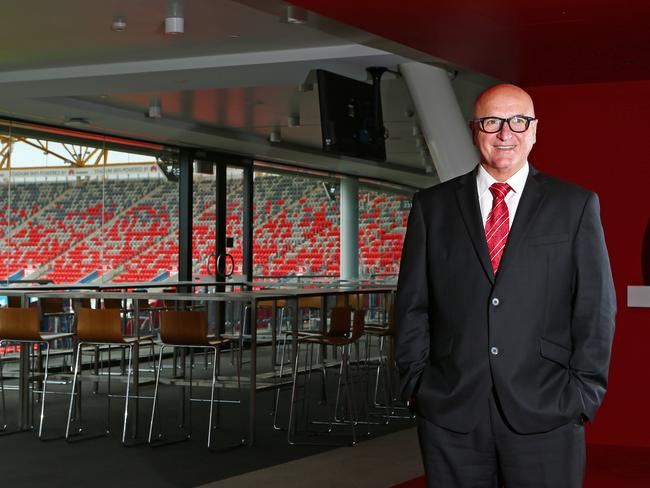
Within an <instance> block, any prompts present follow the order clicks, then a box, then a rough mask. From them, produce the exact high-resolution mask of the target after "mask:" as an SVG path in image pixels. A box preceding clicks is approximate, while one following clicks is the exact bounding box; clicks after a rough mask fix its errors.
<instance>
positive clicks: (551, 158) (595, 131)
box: [528, 81, 650, 446]
mask: <svg viewBox="0 0 650 488" xmlns="http://www.w3.org/2000/svg"><path fill="white" fill-rule="evenodd" d="M528 91H529V93H530V94H531V96H532V97H533V100H534V102H535V111H536V115H537V117H538V118H539V126H538V129H537V144H536V145H535V148H534V150H533V152H532V154H531V156H530V161H531V163H532V164H533V165H534V166H535V167H537V168H538V169H540V170H541V171H543V172H546V173H549V174H552V175H554V176H558V177H560V178H563V179H565V180H569V181H573V182H575V183H577V184H579V185H581V186H584V187H587V188H590V189H592V190H594V191H596V192H597V193H598V195H599V196H600V201H601V216H602V219H603V226H604V228H605V237H606V240H607V246H608V248H609V256H610V259H611V262H612V270H613V273H614V282H615V284H616V293H617V297H618V315H617V320H616V326H617V328H616V336H615V339H614V350H613V355H612V365H611V368H610V377H609V380H610V385H609V391H608V393H607V395H606V397H605V401H604V403H603V406H602V408H601V409H600V411H599V413H598V415H597V417H596V420H595V423H594V425H593V426H591V428H590V429H589V433H588V440H589V442H591V443H601V444H620V445H641V446H650V415H649V414H648V411H649V410H650V308H648V309H639V308H636V309H634V308H628V307H627V286H628V285H641V284H643V278H642V271H641V269H642V268H641V252H642V241H643V235H644V232H645V228H646V226H647V225H648V220H649V219H650V155H649V154H648V150H649V149H650V81H640V82H625V83H604V84H582V85H562V86H541V87H532V88H529V89H528Z"/></svg>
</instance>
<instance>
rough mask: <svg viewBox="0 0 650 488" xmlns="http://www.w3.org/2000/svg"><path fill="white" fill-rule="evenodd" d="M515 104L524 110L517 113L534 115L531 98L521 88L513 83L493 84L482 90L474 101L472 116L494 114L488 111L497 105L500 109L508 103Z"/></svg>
mask: <svg viewBox="0 0 650 488" xmlns="http://www.w3.org/2000/svg"><path fill="white" fill-rule="evenodd" d="M513 104H517V106H518V107H519V108H521V109H522V110H524V111H525V112H521V113H520V114H519V115H529V116H531V117H534V116H535V107H534V105H533V99H532V98H530V95H529V94H528V93H526V92H525V91H524V90H523V89H521V88H519V87H518V86H515V85H508V84H502V85H495V86H491V87H490V88H488V89H487V90H485V91H483V92H482V93H481V94H480V95H479V96H478V97H477V98H476V102H474V118H475V119H478V118H480V117H486V116H489V115H495V114H493V113H490V112H489V111H490V110H492V109H493V107H495V106H497V107H499V108H501V109H503V108H504V107H506V106H508V105H513Z"/></svg>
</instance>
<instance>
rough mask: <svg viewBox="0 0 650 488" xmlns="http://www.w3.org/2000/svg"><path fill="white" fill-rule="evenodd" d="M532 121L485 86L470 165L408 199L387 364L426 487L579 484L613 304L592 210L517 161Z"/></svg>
mask: <svg viewBox="0 0 650 488" xmlns="http://www.w3.org/2000/svg"><path fill="white" fill-rule="evenodd" d="M537 123H538V121H537V119H536V118H535V112H534V107H533V101H532V99H531V98H530V96H529V95H528V94H527V93H526V92H525V91H523V90H522V89H520V88H518V87H516V86H513V85H497V86H495V87H492V88H489V89H488V90H486V91H485V92H483V93H482V94H481V95H480V96H479V97H478V99H477V101H476V104H475V107H474V120H472V121H471V129H472V133H473V138H474V143H475V145H476V146H477V147H478V149H479V152H480V154H481V160H480V164H479V165H478V166H477V168H476V169H474V170H473V171H471V172H470V173H468V174H465V175H463V176H460V177H458V178H455V179H453V180H450V181H447V182H445V183H442V184H439V185H437V186H435V187H432V188H429V189H426V190H423V191H420V192H418V193H416V195H415V197H414V198H413V205H412V209H411V214H410V216H409V222H408V229H407V233H406V238H405V241H404V249H403V253H402V262H401V269H400V276H399V284H398V289H397V302H396V320H397V324H396V325H397V328H396V350H395V352H396V360H397V365H398V368H399V371H400V375H401V378H402V395H403V396H404V398H406V399H408V400H410V401H411V402H412V405H413V407H414V409H415V411H416V413H417V419H418V435H419V438H420V446H421V450H422V455H423V460H424V465H425V470H426V475H427V481H428V486H430V487H443V488H454V487H468V488H478V487H490V488H492V487H497V486H505V487H507V488H521V487H549V488H561V487H572V488H573V487H579V486H581V485H582V477H583V472H584V458H585V442H584V428H583V421H584V420H588V421H591V420H593V418H594V415H595V413H596V410H597V409H598V407H599V405H600V403H601V402H602V399H603V396H604V394H605V391H606V388H607V374H608V369H609V360H610V351H611V344H612V338H613V334H614V316H615V312H616V301H615V300H616V298H615V294H614V285H613V282H612V276H611V271H610V266H609V258H608V256H607V249H606V247H605V240H604V236H603V230H602V226H601V223H600V216H599V203H598V197H597V196H596V194H594V193H592V192H590V191H588V190H585V189H583V188H580V187H577V186H574V185H572V184H570V183H566V182H563V181H560V180H557V179H555V178H552V177H550V176H547V175H544V174H542V173H540V172H539V171H537V170H536V169H535V168H533V167H532V166H530V165H529V164H528V159H527V158H528V154H529V153H530V151H531V149H532V147H533V144H534V143H535V140H536V139H535V138H536V132H537ZM570 143H571V141H570V140H564V141H558V144H559V145H561V144H570Z"/></svg>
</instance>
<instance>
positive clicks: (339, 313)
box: [287, 307, 364, 445]
mask: <svg viewBox="0 0 650 488" xmlns="http://www.w3.org/2000/svg"><path fill="white" fill-rule="evenodd" d="M345 329H347V331H346V332H344V333H343V334H341V332H342V331H343V330H345ZM363 329H364V311H362V310H352V308H350V307H334V308H333V309H332V311H331V314H330V330H329V331H328V333H327V334H323V335H319V336H301V337H298V339H297V340H298V344H297V346H298V351H297V353H296V357H295V360H294V368H293V382H292V386H291V406H290V410H289V422H288V434H287V440H288V442H289V444H291V445H295V444H299V443H298V442H296V441H295V425H294V424H295V423H294V420H295V419H294V410H295V403H296V389H297V381H298V358H299V356H300V346H301V345H307V346H312V350H313V346H315V345H318V346H333V347H335V348H336V349H338V350H339V351H340V353H341V366H340V370H339V380H338V385H337V391H336V401H335V404H334V410H333V414H332V415H331V419H330V420H328V421H327V422H324V423H326V424H327V425H328V426H329V429H328V432H331V429H332V427H333V426H335V425H349V426H350V427H351V434H352V438H351V444H352V445H354V444H356V441H357V435H356V425H357V422H358V415H357V410H356V405H355V401H354V399H353V394H354V391H353V388H352V385H351V382H350V374H349V368H350V351H351V347H352V345H353V344H356V343H357V341H358V340H359V339H360V338H361V336H362V335H363ZM308 351H309V348H307V353H306V354H308ZM312 357H313V354H312ZM306 358H307V356H306V357H305V359H306ZM309 363H310V364H309V367H308V374H307V382H309V380H310V376H311V369H312V366H313V362H312V361H310V362H309ZM305 364H307V359H306V361H305ZM321 364H322V371H323V374H325V371H326V365H325V363H324V361H323V362H322V363H321ZM308 385H309V383H307V387H308ZM342 394H343V395H345V397H346V400H347V408H348V411H347V416H348V418H347V419H346V418H345V416H341V417H339V416H338V408H339V402H340V399H341V396H342ZM306 396H307V395H306ZM315 423H321V422H315ZM300 444H304V443H300Z"/></svg>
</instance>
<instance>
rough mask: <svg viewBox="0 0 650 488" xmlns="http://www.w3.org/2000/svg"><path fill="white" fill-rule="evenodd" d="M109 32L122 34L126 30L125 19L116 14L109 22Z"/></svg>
mask: <svg viewBox="0 0 650 488" xmlns="http://www.w3.org/2000/svg"><path fill="white" fill-rule="evenodd" d="M111 30H112V31H114V32H124V31H125V30H126V19H125V18H124V16H123V15H122V14H117V15H116V16H115V17H113V22H111Z"/></svg>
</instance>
